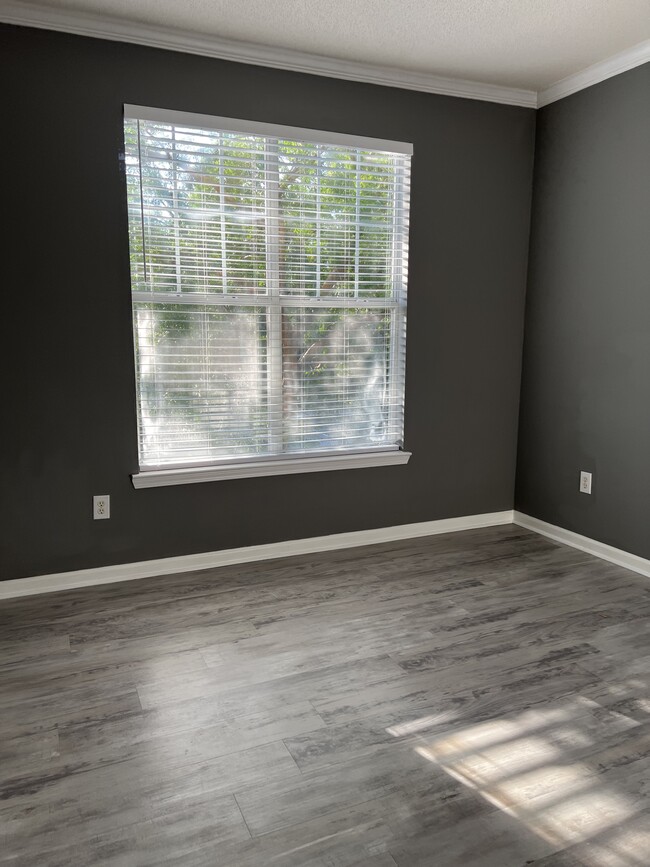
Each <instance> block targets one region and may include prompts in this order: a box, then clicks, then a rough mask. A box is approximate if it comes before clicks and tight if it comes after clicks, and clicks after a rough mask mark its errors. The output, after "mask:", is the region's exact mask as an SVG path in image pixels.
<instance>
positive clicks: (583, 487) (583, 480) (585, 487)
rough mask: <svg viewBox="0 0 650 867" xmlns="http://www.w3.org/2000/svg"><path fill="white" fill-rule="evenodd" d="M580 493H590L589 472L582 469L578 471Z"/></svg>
mask: <svg viewBox="0 0 650 867" xmlns="http://www.w3.org/2000/svg"><path fill="white" fill-rule="evenodd" d="M580 493H581V494H590V493H591V473H586V472H585V471H584V470H583V471H582V472H581V473H580Z"/></svg>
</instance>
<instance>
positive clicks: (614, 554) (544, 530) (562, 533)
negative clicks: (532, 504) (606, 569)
mask: <svg viewBox="0 0 650 867" xmlns="http://www.w3.org/2000/svg"><path fill="white" fill-rule="evenodd" d="M513 523H515V524H517V525H518V526H519V527H525V528H526V529H527V530H532V531H533V532H535V533H539V534H540V535H542V536H546V537H547V538H549V539H553V540H554V541H555V542H561V543H562V544H563V545H570V546H571V547H572V548H578V549H579V550H580V551H586V552H587V554H593V556H594V557H600V559H601V560H608V561H609V562H610V563H615V564H616V565H617V566H622V567H623V568H624V569H631V570H632V571H633V572H638V573H639V574H640V575H646V576H648V577H649V578H650V560H646V559H645V558H643V557H638V556H637V555H636V554H630V553H629V552H628V551H622V550H621V549H620V548H613V547H612V546H611V545H605V543H604V542H597V541H596V540H595V539H590V538H589V537H588V536H581V535H580V534H579V533H574V532H573V531H572V530H565V529H564V528H563V527H556V526H555V525H554V524H547V523H546V521H540V520H539V518H531V517H530V515H525V514H524V513H523V512H514V517H513Z"/></svg>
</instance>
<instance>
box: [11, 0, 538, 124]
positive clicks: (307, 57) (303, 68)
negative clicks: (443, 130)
mask: <svg viewBox="0 0 650 867" xmlns="http://www.w3.org/2000/svg"><path fill="white" fill-rule="evenodd" d="M0 21H4V22H5V23H7V24H18V25H21V26H24V27H38V28H40V29H44V30H58V31H63V32H65V33H75V34H77V35H79V36H92V37H95V38H98V39H108V40H111V41H114V42H131V43H135V44H137V45H148V46H150V47H152V48H164V49H167V50H169V51H182V52H184V53H186V54H199V55H201V56H203V57H216V58H218V59H220V60H231V61H234V62H235V63H248V64H252V65H253V66H267V67H271V68H273V69H287V70H291V71H292V72H305V73H308V74H310V75H323V76H325V77H327V78H342V79H345V80H347V81H363V82H368V83H370V84H379V85H384V86H386V87H399V88H402V89H405V90H418V91H423V92H424V93H438V94H443V95H445V96H458V97H463V98H465V99H480V100H484V101H487V102H500V103H505V104H506V105H521V106H526V107H527V108H536V106H537V94H536V93H535V91H533V90H524V89H522V88H518V87H500V86H499V85H495V84H486V83H484V82H480V81H468V80H466V79H461V78H446V77H444V76H440V75H430V74H428V73H421V72H414V71H409V70H406V69H395V68H393V67H390V66H374V65H371V64H365V63H359V62H357V61H352V60H338V59H336V58H333V57H325V56H322V55H318V54H308V53H306V52H302V51H293V50H290V49H284V48H274V47H272V46H266V45H257V44H255V43H252V42H238V41H235V40H228V39H221V38H219V37H216V36H205V35H203V34H201V33H196V32H193V31H188V30H173V29H171V28H166V27H155V26H152V25H148V24H139V23H137V22H135V21H127V20H125V19H120V18H112V17H108V16H105V15H98V14H96V13H95V14H94V13H90V12H69V11H66V10H63V9H55V8H51V7H48V6H40V5H38V4H35V3H25V2H21V0H4V2H3V3H2V7H1V8H0Z"/></svg>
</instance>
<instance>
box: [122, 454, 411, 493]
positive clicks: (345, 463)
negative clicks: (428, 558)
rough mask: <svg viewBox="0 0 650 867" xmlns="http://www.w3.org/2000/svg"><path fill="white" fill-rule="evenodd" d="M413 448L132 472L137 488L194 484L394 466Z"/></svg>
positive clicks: (408, 456) (407, 456) (402, 462)
mask: <svg viewBox="0 0 650 867" xmlns="http://www.w3.org/2000/svg"><path fill="white" fill-rule="evenodd" d="M410 457H411V452H404V451H401V450H400V449H391V450H387V451H382V452H380V451H377V452H360V453H356V454H347V455H345V454H341V455H322V456H320V457H300V458H282V459H275V460H272V459H269V460H263V461H241V462H239V463H232V464H213V465H212V466H209V467H185V468H182V469H171V470H143V471H142V472H140V473H134V474H133V475H132V476H131V480H132V482H133V487H134V488H160V487H165V486H166V485H191V484H194V483H196V482H222V481H224V480H226V479H252V478H257V477H259V476H286V475H289V474H293V473H320V472H323V471H324V470H358V469H362V468H364V467H391V466H397V465H399V464H407V463H408V462H409V458H410Z"/></svg>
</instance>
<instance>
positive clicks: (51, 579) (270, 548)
mask: <svg viewBox="0 0 650 867" xmlns="http://www.w3.org/2000/svg"><path fill="white" fill-rule="evenodd" d="M511 523H512V512H511V511H506V512H488V513H486V514H484V515H467V516H465V517H462V518H443V519H442V520H439V521H423V522H421V523H418V524H401V525H399V526H396V527H380V528H379V529H377V530H360V531H358V532H355V533H337V534H335V535H332V536H314V537H312V538H309V539H293V540H291V541H288V542H271V543H270V544H268V545H252V546H250V547H247V548H231V549H230V550H227V551H208V552H206V553H204V554H187V555H185V556H183V557H166V558H165V559H162V560H144V561H141V562H139V563H122V564H119V565H118V566H101V567H99V568H97V569H80V570H79V571H76V572H59V573H57V574H52V575H35V576H32V577H29V578H14V579H11V580H9V581H0V599H11V598H13V597H16V596H33V595H34V594H36V593H52V592H54V591H57V590H74V589H77V588H79V587H94V586H96V585H98V584H114V583H116V582H118V581H135V580H136V579H138V578H153V577H156V576H159V575H175V574H177V573H179V572H196V571H197V570H199V569H215V568H217V567H219V566H232V565H234V564H236V563H253V562H256V561H259V560H273V559H276V558H278V557H292V556H295V555H297V554H314V553H317V552H319V551H336V550H340V549H344V548H357V547H359V546H362V545H378V544H381V543H382V542H396V541H398V540H400V539H415V538H418V537H419V536H437V535H439V534H441V533H456V532H458V531H459V530H476V529H479V528H481V527H496V526H500V525H501V524H511Z"/></svg>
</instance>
